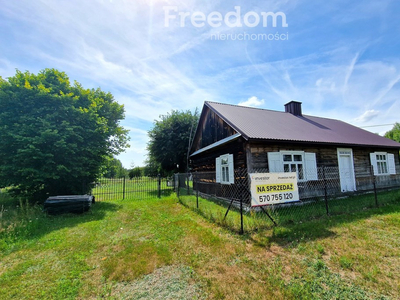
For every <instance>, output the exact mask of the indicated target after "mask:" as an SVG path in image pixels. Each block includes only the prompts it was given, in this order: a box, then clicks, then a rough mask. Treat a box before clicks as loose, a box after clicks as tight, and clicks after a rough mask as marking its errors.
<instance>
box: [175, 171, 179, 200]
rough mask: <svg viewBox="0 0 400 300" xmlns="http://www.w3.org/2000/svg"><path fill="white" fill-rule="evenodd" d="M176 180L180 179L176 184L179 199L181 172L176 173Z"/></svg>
mask: <svg viewBox="0 0 400 300" xmlns="http://www.w3.org/2000/svg"><path fill="white" fill-rule="evenodd" d="M175 180H177V181H178V184H177V185H176V189H177V192H176V194H177V196H178V199H179V188H180V186H179V183H180V180H179V173H178V174H177V175H176V179H175Z"/></svg>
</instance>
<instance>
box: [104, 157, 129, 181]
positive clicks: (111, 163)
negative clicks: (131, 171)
mask: <svg viewBox="0 0 400 300" xmlns="http://www.w3.org/2000/svg"><path fill="white" fill-rule="evenodd" d="M127 172H128V171H127V170H126V169H125V168H124V167H123V165H122V162H121V161H120V160H119V159H116V158H114V157H111V158H107V160H106V163H105V164H104V170H103V172H102V173H103V176H104V177H105V178H121V177H124V176H126V174H127Z"/></svg>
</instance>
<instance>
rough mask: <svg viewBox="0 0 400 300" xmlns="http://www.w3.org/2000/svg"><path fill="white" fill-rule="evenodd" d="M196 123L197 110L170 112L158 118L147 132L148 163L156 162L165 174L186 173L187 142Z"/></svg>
mask: <svg viewBox="0 0 400 300" xmlns="http://www.w3.org/2000/svg"><path fill="white" fill-rule="evenodd" d="M197 121H198V113H197V110H196V111H195V113H194V114H192V113H191V112H190V111H186V112H185V111H180V112H179V111H177V110H172V112H171V113H168V114H167V115H162V116H160V120H156V121H155V122H154V127H153V129H152V130H150V131H149V137H150V141H149V143H148V145H147V149H148V151H149V157H150V159H149V160H150V161H152V162H154V161H156V162H158V163H159V164H160V165H161V168H162V169H163V170H164V171H166V172H169V173H171V172H174V171H178V172H186V171H187V154H188V151H189V149H188V148H189V140H190V137H191V135H193V131H194V130H195V126H196V124H197Z"/></svg>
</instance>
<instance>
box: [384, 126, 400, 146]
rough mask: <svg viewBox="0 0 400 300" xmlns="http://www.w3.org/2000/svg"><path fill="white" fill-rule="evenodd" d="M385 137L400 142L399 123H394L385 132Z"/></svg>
mask: <svg viewBox="0 0 400 300" xmlns="http://www.w3.org/2000/svg"><path fill="white" fill-rule="evenodd" d="M385 137H386V138H388V139H391V140H393V141H396V142H398V143H400V123H396V124H394V126H393V128H392V129H391V130H389V131H388V132H386V133H385Z"/></svg>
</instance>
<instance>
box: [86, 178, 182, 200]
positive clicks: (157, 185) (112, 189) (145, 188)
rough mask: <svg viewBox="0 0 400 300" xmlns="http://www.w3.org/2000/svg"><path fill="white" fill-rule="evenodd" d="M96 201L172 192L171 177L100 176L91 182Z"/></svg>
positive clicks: (148, 196)
mask: <svg viewBox="0 0 400 300" xmlns="http://www.w3.org/2000/svg"><path fill="white" fill-rule="evenodd" d="M91 187H92V192H91V194H92V195H94V196H95V197H96V201H105V200H107V201H110V200H117V199H148V198H154V197H161V196H168V195H170V194H171V193H172V192H173V188H174V184H173V177H169V178H165V177H160V176H158V177H134V178H132V179H129V178H127V177H121V178H101V179H99V180H97V181H96V182H93V183H92V184H91Z"/></svg>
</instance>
